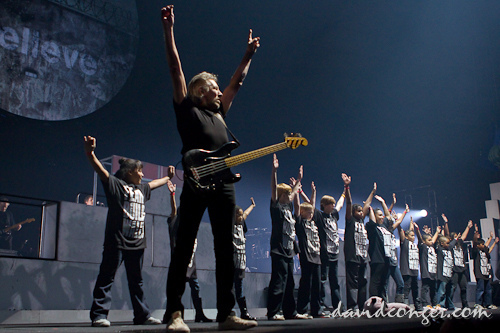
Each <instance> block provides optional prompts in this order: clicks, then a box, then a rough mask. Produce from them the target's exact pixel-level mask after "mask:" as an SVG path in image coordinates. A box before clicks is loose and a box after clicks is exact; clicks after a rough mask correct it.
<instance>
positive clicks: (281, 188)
mask: <svg viewBox="0 0 500 333" xmlns="http://www.w3.org/2000/svg"><path fill="white" fill-rule="evenodd" d="M287 192H288V193H292V187H291V186H290V185H288V184H285V183H281V184H278V185H277V186H276V193H277V195H278V198H279V197H281V195H282V194H283V193H287Z"/></svg>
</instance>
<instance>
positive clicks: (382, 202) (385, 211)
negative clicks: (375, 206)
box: [374, 195, 391, 218]
mask: <svg viewBox="0 0 500 333" xmlns="http://www.w3.org/2000/svg"><path fill="white" fill-rule="evenodd" d="M374 198H375V199H376V200H378V202H380V204H381V205H382V208H383V209H384V215H385V217H387V218H390V217H391V213H390V212H389V208H387V205H386V204H385V200H384V199H383V198H382V197H381V196H380V195H376V196H374Z"/></svg>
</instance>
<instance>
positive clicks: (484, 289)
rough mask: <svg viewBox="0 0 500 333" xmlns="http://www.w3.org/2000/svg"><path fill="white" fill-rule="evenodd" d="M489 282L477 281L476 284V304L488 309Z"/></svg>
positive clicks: (489, 297) (489, 300)
mask: <svg viewBox="0 0 500 333" xmlns="http://www.w3.org/2000/svg"><path fill="white" fill-rule="evenodd" d="M491 295H492V294H491V281H490V280H483V279H477V282H476V304H479V305H482V306H484V307H488V306H490V305H491Z"/></svg>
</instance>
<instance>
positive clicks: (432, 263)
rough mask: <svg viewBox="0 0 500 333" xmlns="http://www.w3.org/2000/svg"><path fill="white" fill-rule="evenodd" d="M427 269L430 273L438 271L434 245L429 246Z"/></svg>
mask: <svg viewBox="0 0 500 333" xmlns="http://www.w3.org/2000/svg"><path fill="white" fill-rule="evenodd" d="M427 270H428V271H429V273H434V274H436V272H437V255H436V251H435V250H434V248H433V247H432V246H428V247H427Z"/></svg>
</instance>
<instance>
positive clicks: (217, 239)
mask: <svg viewBox="0 0 500 333" xmlns="http://www.w3.org/2000/svg"><path fill="white" fill-rule="evenodd" d="M207 208H208V215H209V217H210V223H211V225H212V234H213V236H214V250H215V282H216V285H217V321H218V322H222V321H224V320H226V318H227V316H228V315H229V314H230V313H231V311H232V309H233V306H234V304H235V302H234V293H233V276H234V262H233V221H234V214H235V213H234V210H235V194H234V186H233V185H232V184H229V185H224V186H223V187H222V188H221V189H218V190H215V191H213V192H210V193H208V194H206V195H202V194H197V193H195V192H194V191H193V190H192V189H191V187H190V186H189V185H188V184H187V183H185V186H184V187H183V189H182V194H181V202H180V207H179V229H178V230H177V238H176V247H175V249H174V251H173V253H172V260H171V262H170V267H169V270H168V278H167V310H166V311H165V316H164V318H163V319H164V322H168V321H169V320H170V317H171V315H172V313H174V312H175V311H181V312H184V306H183V305H182V302H181V299H182V295H183V294H184V290H185V288H186V271H187V267H188V265H189V261H190V260H191V256H192V254H193V247H194V240H195V239H196V235H197V233H198V228H199V226H200V222H201V218H202V216H203V213H204V212H205V210H206V209H207Z"/></svg>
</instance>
